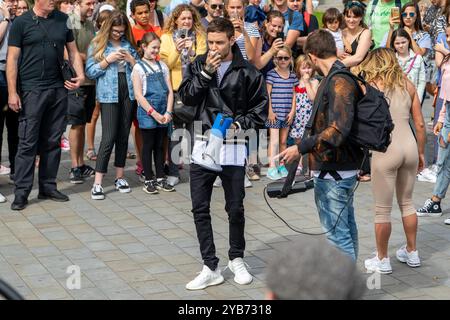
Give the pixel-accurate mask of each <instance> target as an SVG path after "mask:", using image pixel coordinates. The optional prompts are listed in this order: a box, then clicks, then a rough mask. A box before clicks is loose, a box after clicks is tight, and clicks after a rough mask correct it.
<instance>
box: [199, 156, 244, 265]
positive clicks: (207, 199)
mask: <svg viewBox="0 0 450 320" xmlns="http://www.w3.org/2000/svg"><path fill="white" fill-rule="evenodd" d="M222 168H223V171H222V172H214V171H210V170H207V169H205V168H203V167H201V166H199V165H196V164H191V170H190V186H191V199H192V213H193V214H194V222H195V228H196V229H197V238H198V241H199V243H200V252H201V254H202V259H203V262H204V264H205V265H206V266H208V268H210V269H211V270H215V269H216V268H217V265H218V263H219V258H217V256H216V247H215V245H214V236H213V230H212V226H211V214H210V203H211V194H212V190H213V183H214V180H216V177H217V176H219V177H220V178H221V179H222V187H223V190H224V193H225V211H226V212H227V213H228V222H229V239H230V240H229V241H230V249H229V251H228V257H229V259H230V260H233V259H235V258H243V257H244V250H245V238H244V227H245V217H244V197H245V189H244V176H245V168H244V167H237V166H223V167H222Z"/></svg>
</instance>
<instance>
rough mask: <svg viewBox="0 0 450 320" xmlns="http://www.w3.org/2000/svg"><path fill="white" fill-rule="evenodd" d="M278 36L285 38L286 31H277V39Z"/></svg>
mask: <svg viewBox="0 0 450 320" xmlns="http://www.w3.org/2000/svg"><path fill="white" fill-rule="evenodd" d="M278 38H280V39H281V40H284V32H283V31H281V32H277V36H276V38H275V39H278Z"/></svg>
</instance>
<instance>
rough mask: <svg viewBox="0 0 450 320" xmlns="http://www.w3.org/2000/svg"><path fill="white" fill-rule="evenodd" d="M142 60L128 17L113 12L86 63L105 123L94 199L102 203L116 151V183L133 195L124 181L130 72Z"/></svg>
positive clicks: (130, 115) (130, 105)
mask: <svg viewBox="0 0 450 320" xmlns="http://www.w3.org/2000/svg"><path fill="white" fill-rule="evenodd" d="M138 59H139V56H138V54H137V52H136V50H135V49H134V40H133V35H132V34H131V28H130V25H129V23H128V19H127V17H126V16H125V14H123V13H121V12H119V11H114V12H113V13H112V14H111V17H110V18H109V19H107V20H106V21H105V22H104V23H103V24H102V26H101V28H100V31H99V32H98V34H97V35H96V36H95V38H94V39H93V40H92V44H91V46H90V47H89V50H88V59H87V62H86V76H87V77H88V78H90V79H95V80H96V91H97V100H98V102H99V103H100V112H101V115H102V116H101V119H102V140H101V142H100V148H99V151H98V155H97V161H96V168H95V171H96V172H95V181H94V185H93V187H92V190H91V198H92V199H94V200H103V199H104V198H105V194H104V193H103V188H102V181H103V176H104V175H105V174H106V172H107V169H108V162H109V158H110V157H111V152H112V149H113V147H115V161H114V166H115V167H116V180H115V188H116V190H118V191H119V192H122V193H126V192H130V191H131V189H130V186H129V185H128V182H127V181H126V180H125V179H124V176H123V175H124V167H125V160H126V157H127V148H128V135H129V133H130V126H131V120H132V118H133V110H134V94H133V87H132V83H131V70H132V68H133V66H134V64H135V63H136V60H138Z"/></svg>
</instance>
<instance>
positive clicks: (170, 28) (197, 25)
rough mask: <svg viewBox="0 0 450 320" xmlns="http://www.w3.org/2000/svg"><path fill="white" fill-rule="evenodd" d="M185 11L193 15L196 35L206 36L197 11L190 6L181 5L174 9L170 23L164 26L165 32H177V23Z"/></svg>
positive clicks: (193, 27)
mask: <svg viewBox="0 0 450 320" xmlns="http://www.w3.org/2000/svg"><path fill="white" fill-rule="evenodd" d="M184 11H189V12H190V13H191V14H192V29H194V31H195V34H197V35H198V34H204V33H205V30H204V29H203V25H202V23H201V21H200V15H199V14H198V12H197V10H196V9H194V7H192V6H191V5H189V4H179V5H178V6H176V7H175V9H173V11H172V13H171V14H170V16H169V19H168V21H167V22H166V23H165V25H164V32H167V33H174V32H175V31H176V30H177V24H176V21H177V20H178V18H179V17H180V16H181V14H182V13H183V12H184Z"/></svg>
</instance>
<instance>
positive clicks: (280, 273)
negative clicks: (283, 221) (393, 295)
mask: <svg viewBox="0 0 450 320" xmlns="http://www.w3.org/2000/svg"><path fill="white" fill-rule="evenodd" d="M266 284H267V287H268V288H269V289H270V290H271V291H272V292H273V293H274V295H275V297H276V298H277V299H285V300H329V299H333V300H354V299H360V298H361V297H362V295H363V294H364V292H365V290H366V281H364V277H363V275H362V273H361V272H360V271H359V270H358V268H357V267H356V265H355V262H354V261H353V260H352V259H351V258H350V257H349V256H347V255H345V254H344V253H342V252H341V251H339V250H338V249H336V248H335V247H334V246H333V245H331V244H330V243H328V242H327V241H326V240H325V239H324V238H318V237H311V236H304V235H302V236H299V237H298V238H296V239H294V240H292V241H290V242H288V243H284V244H282V245H281V246H279V247H277V250H276V251H275V252H274V255H273V256H272V257H271V258H270V261H269V263H268V266H267V276H266Z"/></svg>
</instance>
